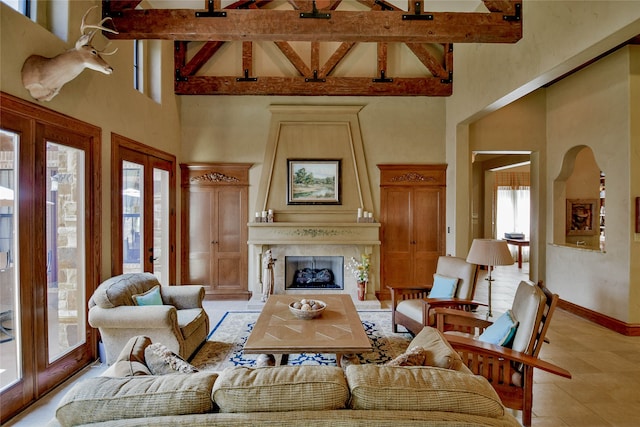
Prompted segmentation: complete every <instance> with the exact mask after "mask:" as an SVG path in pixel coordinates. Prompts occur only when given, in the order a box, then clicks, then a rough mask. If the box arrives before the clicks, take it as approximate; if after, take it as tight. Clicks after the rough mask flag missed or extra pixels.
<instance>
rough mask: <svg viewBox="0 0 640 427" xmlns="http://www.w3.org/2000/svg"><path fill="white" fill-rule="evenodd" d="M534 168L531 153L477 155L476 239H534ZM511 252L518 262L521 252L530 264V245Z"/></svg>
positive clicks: (525, 260)
mask: <svg viewBox="0 0 640 427" xmlns="http://www.w3.org/2000/svg"><path fill="white" fill-rule="evenodd" d="M530 165H531V159H530V153H528V152H527V153H522V152H491V151H482V152H474V153H473V165H472V177H473V185H472V189H473V191H472V195H471V197H472V201H471V204H472V237H473V238H489V239H505V238H506V237H507V236H509V237H516V238H519V239H522V240H524V241H526V242H529V241H530V240H531V238H532V236H531V226H530V222H531V221H530V220H531V178H530V177H531V170H530V169H531V168H530ZM527 245H528V243H527ZM510 250H511V252H512V255H513V257H514V259H518V257H519V251H521V252H520V253H521V254H522V255H521V256H522V258H521V259H522V261H524V262H525V263H527V262H528V261H529V252H530V251H529V246H512V245H510Z"/></svg>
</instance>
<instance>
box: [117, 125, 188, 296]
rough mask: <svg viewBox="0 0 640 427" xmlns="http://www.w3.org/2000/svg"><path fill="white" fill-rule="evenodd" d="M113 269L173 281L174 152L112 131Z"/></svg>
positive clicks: (174, 273) (174, 263) (174, 227)
mask: <svg viewBox="0 0 640 427" xmlns="http://www.w3.org/2000/svg"><path fill="white" fill-rule="evenodd" d="M112 151H113V156H112V158H113V163H112V168H113V170H112V174H111V177H112V203H113V206H112V224H114V225H115V226H114V227H113V230H112V242H111V243H112V249H113V267H112V274H114V275H117V274H122V273H140V272H150V273H153V274H154V275H155V276H156V277H157V278H158V281H159V282H160V283H163V284H166V285H169V284H175V279H176V262H175V259H176V254H175V241H176V231H175V230H176V219H175V200H176V196H175V184H176V178H175V168H176V160H175V157H174V156H172V155H170V154H168V153H164V152H161V151H159V150H156V149H154V148H151V147H148V146H145V145H143V144H140V143H137V142H135V141H131V140H129V139H127V138H125V137H122V136H119V135H115V134H114V135H112Z"/></svg>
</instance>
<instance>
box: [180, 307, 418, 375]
mask: <svg viewBox="0 0 640 427" xmlns="http://www.w3.org/2000/svg"><path fill="white" fill-rule="evenodd" d="M259 314H260V313H259V312H246V311H243V312H235V311H229V312H227V313H225V314H224V316H223V317H222V319H221V320H220V322H218V324H217V325H216V326H215V327H214V328H213V331H211V333H210V334H209V337H208V339H207V342H205V343H204V345H203V346H202V348H201V349H200V350H199V351H198V353H197V354H196V355H195V357H193V359H192V360H191V364H192V365H194V366H195V367H196V368H198V369H199V370H201V371H221V370H223V369H224V368H227V367H229V366H254V365H255V364H256V359H257V358H258V357H259V356H260V355H257V354H244V352H243V351H242V348H243V346H244V343H245V342H246V341H247V338H248V337H249V334H250V333H251V330H252V329H253V325H254V324H255V322H256V319H257V318H258V315H259ZM358 315H359V316H360V319H361V320H362V325H363V326H364V330H365V331H366V333H367V336H368V337H369V340H370V341H371V346H372V347H373V351H371V352H369V353H362V354H358V359H359V360H360V363H374V364H381V363H385V362H388V361H389V360H391V359H393V358H395V357H396V356H398V355H400V354H402V353H403V352H404V351H405V350H406V349H407V346H408V345H409V342H410V341H411V335H410V334H408V333H394V332H392V330H391V312H390V311H379V310H377V311H359V312H358ZM288 364H289V365H333V366H336V356H335V354H330V353H301V354H291V355H289V362H288Z"/></svg>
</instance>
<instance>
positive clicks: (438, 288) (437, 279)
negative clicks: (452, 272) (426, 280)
mask: <svg viewBox="0 0 640 427" xmlns="http://www.w3.org/2000/svg"><path fill="white" fill-rule="evenodd" d="M457 287H458V278H457V277H447V276H442V275H440V274H434V275H433V287H432V288H431V292H429V298H453V297H454V295H455V294H456V288H457Z"/></svg>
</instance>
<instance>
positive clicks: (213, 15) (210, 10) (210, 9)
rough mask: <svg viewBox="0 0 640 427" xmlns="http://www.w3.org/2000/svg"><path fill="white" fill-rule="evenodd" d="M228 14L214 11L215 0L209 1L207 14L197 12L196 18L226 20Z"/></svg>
mask: <svg viewBox="0 0 640 427" xmlns="http://www.w3.org/2000/svg"><path fill="white" fill-rule="evenodd" d="M226 17H227V12H216V11H215V10H214V9H213V0H208V2H207V11H206V12H196V18H226Z"/></svg>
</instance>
